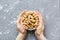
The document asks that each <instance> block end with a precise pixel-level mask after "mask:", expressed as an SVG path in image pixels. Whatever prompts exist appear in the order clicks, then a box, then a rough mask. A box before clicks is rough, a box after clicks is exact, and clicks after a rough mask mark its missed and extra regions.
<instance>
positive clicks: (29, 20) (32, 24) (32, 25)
mask: <svg viewBox="0 0 60 40" xmlns="http://www.w3.org/2000/svg"><path fill="white" fill-rule="evenodd" d="M22 24H23V26H24V27H25V29H27V30H28V29H36V27H37V26H38V24H39V17H38V15H37V14H36V13H34V12H33V11H27V12H26V13H25V14H23V15H22Z"/></svg>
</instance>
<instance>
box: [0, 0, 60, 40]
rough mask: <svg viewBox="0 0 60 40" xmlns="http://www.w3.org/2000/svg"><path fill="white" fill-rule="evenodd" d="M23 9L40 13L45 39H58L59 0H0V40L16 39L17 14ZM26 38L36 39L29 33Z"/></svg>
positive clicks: (59, 37) (29, 39)
mask: <svg viewBox="0 0 60 40" xmlns="http://www.w3.org/2000/svg"><path fill="white" fill-rule="evenodd" d="M25 9H27V10H39V11H40V12H41V13H42V16H43V17H44V22H45V36H46V38H47V40H60V13H59V0H0V40H15V39H16V37H17V34H18V31H17V27H16V20H17V16H18V14H19V13H20V12H21V11H22V10H25ZM26 40H36V39H35V36H34V35H33V34H31V33H29V35H28V37H27V39H26Z"/></svg>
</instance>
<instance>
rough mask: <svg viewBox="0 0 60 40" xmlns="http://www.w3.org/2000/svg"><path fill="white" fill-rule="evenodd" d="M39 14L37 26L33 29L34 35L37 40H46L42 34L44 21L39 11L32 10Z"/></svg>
mask: <svg viewBox="0 0 60 40" xmlns="http://www.w3.org/2000/svg"><path fill="white" fill-rule="evenodd" d="M34 12H35V13H36V14H37V15H38V16H39V26H38V27H37V29H36V31H35V36H36V37H37V40H46V38H45V37H44V35H43V32H44V21H43V17H42V15H41V13H39V12H38V11H34Z"/></svg>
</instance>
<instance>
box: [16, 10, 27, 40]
mask: <svg viewBox="0 0 60 40" xmlns="http://www.w3.org/2000/svg"><path fill="white" fill-rule="evenodd" d="M25 12H26V10H24V11H23V12H22V13H20V14H19V15H18V19H17V28H18V31H19V34H18V36H17V38H16V40H24V39H25V36H26V34H27V31H26V30H25V28H24V26H23V25H22V21H21V20H22V19H21V16H22V15H23V14H24V13H25Z"/></svg>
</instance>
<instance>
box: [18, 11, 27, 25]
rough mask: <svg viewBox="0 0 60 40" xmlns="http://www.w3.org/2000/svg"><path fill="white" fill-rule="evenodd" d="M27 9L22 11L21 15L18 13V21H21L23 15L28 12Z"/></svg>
mask: <svg viewBox="0 0 60 40" xmlns="http://www.w3.org/2000/svg"><path fill="white" fill-rule="evenodd" d="M26 11H27V10H24V11H22V12H21V13H20V14H19V15H18V19H17V21H18V22H17V23H19V24H20V23H21V16H22V15H23V14H24V13H25V12H26Z"/></svg>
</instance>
